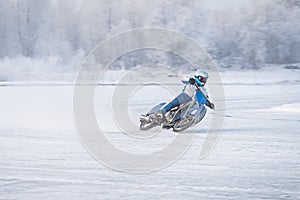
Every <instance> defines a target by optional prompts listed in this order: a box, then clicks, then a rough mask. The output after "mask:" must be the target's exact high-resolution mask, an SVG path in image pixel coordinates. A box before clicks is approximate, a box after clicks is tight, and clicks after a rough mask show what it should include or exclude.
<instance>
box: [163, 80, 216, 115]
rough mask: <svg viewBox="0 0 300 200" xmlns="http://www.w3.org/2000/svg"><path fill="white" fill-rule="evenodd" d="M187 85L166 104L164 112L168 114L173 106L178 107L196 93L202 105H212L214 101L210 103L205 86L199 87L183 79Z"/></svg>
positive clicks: (190, 99)
mask: <svg viewBox="0 0 300 200" xmlns="http://www.w3.org/2000/svg"><path fill="white" fill-rule="evenodd" d="M182 82H183V83H184V84H185V86H184V88H183V90H182V92H181V94H179V95H178V96H177V97H176V98H175V99H173V100H172V101H171V102H170V103H168V104H167V105H165V106H164V107H163V108H162V109H161V112H162V113H163V114H166V113H167V112H168V111H170V110H171V109H172V108H174V107H177V106H179V105H181V104H185V103H188V102H190V101H192V97H193V96H194V95H195V97H196V100H197V102H198V104H199V106H201V105H202V104H205V105H207V106H208V107H211V106H212V103H210V102H209V101H208V100H207V99H208V93H207V91H206V89H205V87H204V86H200V87H198V89H197V87H196V86H195V85H194V84H191V83H190V81H182ZM204 95H205V96H204Z"/></svg>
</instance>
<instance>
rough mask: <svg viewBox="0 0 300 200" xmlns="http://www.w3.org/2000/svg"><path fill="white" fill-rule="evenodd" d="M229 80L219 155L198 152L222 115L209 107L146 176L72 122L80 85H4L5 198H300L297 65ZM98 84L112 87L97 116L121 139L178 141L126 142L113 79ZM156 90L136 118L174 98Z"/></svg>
mask: <svg viewBox="0 0 300 200" xmlns="http://www.w3.org/2000/svg"><path fill="white" fill-rule="evenodd" d="M267 74H269V76H266V75H267ZM221 77H222V79H223V81H224V89H225V95H226V97H225V100H226V117H225V122H224V127H223V131H222V135H221V137H220V139H219V141H218V144H217V145H216V147H215V149H214V150H213V151H212V153H211V154H210V155H209V156H208V157H207V158H205V159H204V160H201V159H200V150H201V146H202V143H203V141H204V139H205V137H206V133H207V130H208V127H209V123H210V119H211V117H212V116H213V114H214V112H213V111H209V112H208V114H207V116H206V118H205V120H204V121H203V122H202V123H201V124H200V126H197V127H195V128H192V129H190V130H189V131H187V132H185V133H183V134H182V135H180V137H184V136H185V135H187V134H189V133H191V132H193V131H197V134H196V139H195V141H194V143H193V145H192V146H191V147H190V148H189V149H188V151H187V152H186V153H185V154H184V156H183V157H181V158H180V159H179V160H178V161H177V162H176V163H174V164H173V165H171V166H169V167H167V168H164V169H163V170H160V171H158V172H154V173H150V174H141V175H133V174H127V173H121V172H117V171H113V170H112V169H110V168H107V167H105V166H103V165H102V164H101V163H99V162H97V161H96V160H94V159H93V158H92V157H91V156H90V155H89V154H88V153H87V152H86V150H85V149H84V148H83V146H82V145H81V142H80V140H79V137H78V136H77V134H76V131H75V128H74V120H73V90H74V87H73V86H72V85H64V83H61V84H56V85H55V84H54V85H53V83H49V84H44V85H41V84H36V83H35V84H31V85H30V84H28V83H27V85H23V83H19V84H17V83H15V82H10V83H7V82H6V83H2V86H1V87H0V111H1V112H0V156H1V159H0V177H1V178H0V199H42V198H43V199H159V198H162V199H175V198H176V199H208V198H210V199H297V198H299V196H300V192H299V191H300V187H299V186H300V159H299V151H300V147H299V142H300V138H299V134H300V125H299V124H300V121H299V118H300V82H299V80H300V73H299V71H297V70H296V71H290V70H280V71H269V70H266V71H248V72H226V73H222V74H221ZM51 84H52V85H51ZM99 87H102V90H101V91H102V92H103V91H105V94H103V93H100V90H99V91H98V92H97V93H96V95H95V99H96V103H95V112H96V116H97V119H98V121H99V123H102V125H103V128H104V129H105V130H106V136H107V138H109V140H110V141H111V142H112V143H113V144H114V145H116V146H119V147H120V148H123V149H125V150H127V151H130V152H141V153H143V152H150V151H153V150H155V149H156V148H160V147H161V146H164V145H166V143H168V141H170V140H172V138H173V137H174V133H173V132H170V131H163V132H162V133H161V135H160V136H159V137H158V138H157V139H156V138H151V139H150V140H148V141H147V140H138V139H132V138H130V139H128V136H127V135H125V134H123V133H122V132H121V131H118V129H117V127H116V126H115V125H114V121H113V118H112V117H111V116H110V115H111V108H110V106H111V102H110V101H109V98H108V96H110V94H111V93H112V91H113V89H114V87H115V86H113V85H106V86H99ZM150 87H151V86H150ZM150 90H151V91H152V93H153V95H150V98H149V96H144V97H139V98H132V100H131V101H130V104H129V112H130V114H131V117H132V119H133V120H134V119H136V123H138V122H137V120H138V114H139V113H140V112H145V111H147V109H148V108H150V107H151V106H152V105H154V104H156V103H158V102H159V101H161V100H164V99H165V98H168V99H170V98H171V97H172V95H171V94H165V96H162V95H161V94H162V93H160V92H161V91H159V89H157V90H155V88H152V89H151V88H150ZM154 93H157V94H159V95H154ZM143 98H144V99H143ZM168 99H166V100H168ZM145 143H146V144H148V145H144V144H145ZM99 145H101V144H99ZM142 151H143V152H142ZM111 159H114V158H111Z"/></svg>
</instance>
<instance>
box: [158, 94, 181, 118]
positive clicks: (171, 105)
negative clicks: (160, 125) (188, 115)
mask: <svg viewBox="0 0 300 200" xmlns="http://www.w3.org/2000/svg"><path fill="white" fill-rule="evenodd" d="M179 105H180V103H179V101H178V97H176V98H175V99H173V101H171V102H170V103H168V104H167V105H165V106H164V107H163V108H162V109H161V112H162V113H163V114H166V113H167V112H168V111H169V110H171V109H172V108H174V107H176V106H179Z"/></svg>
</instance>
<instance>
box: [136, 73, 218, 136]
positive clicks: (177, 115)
mask: <svg viewBox="0 0 300 200" xmlns="http://www.w3.org/2000/svg"><path fill="white" fill-rule="evenodd" d="M208 77H209V76H208V73H207V72H206V71H204V70H201V69H198V70H197V71H196V73H195V74H194V76H193V77H192V78H190V79H189V80H188V81H182V82H183V83H184V88H183V90H182V92H181V94H179V95H178V96H177V97H176V98H175V99H174V100H172V101H171V102H169V103H160V104H158V105H156V106H155V107H153V108H152V109H151V110H150V111H149V112H147V113H146V114H144V115H141V116H140V130H149V129H151V128H153V127H156V126H162V128H164V129H171V128H172V129H173V131H174V132H182V131H184V130H186V129H188V128H189V127H191V126H194V125H196V124H198V123H199V122H200V121H201V120H202V119H203V118H204V116H205V115H206V112H207V109H206V106H207V107H209V108H211V109H214V107H215V105H214V104H213V103H212V102H211V101H210V100H209V97H208V93H207V91H206V89H205V87H204V86H205V84H206V82H207V80H208Z"/></svg>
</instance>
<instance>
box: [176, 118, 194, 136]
mask: <svg viewBox="0 0 300 200" xmlns="http://www.w3.org/2000/svg"><path fill="white" fill-rule="evenodd" d="M193 122H194V117H193V116H191V115H187V116H186V117H185V118H182V119H180V120H178V121H176V122H175V123H174V126H173V131H174V132H182V131H185V130H186V129H188V128H189V127H190V126H191V125H192V124H193Z"/></svg>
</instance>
